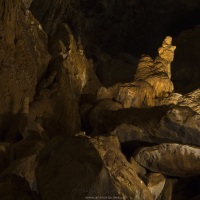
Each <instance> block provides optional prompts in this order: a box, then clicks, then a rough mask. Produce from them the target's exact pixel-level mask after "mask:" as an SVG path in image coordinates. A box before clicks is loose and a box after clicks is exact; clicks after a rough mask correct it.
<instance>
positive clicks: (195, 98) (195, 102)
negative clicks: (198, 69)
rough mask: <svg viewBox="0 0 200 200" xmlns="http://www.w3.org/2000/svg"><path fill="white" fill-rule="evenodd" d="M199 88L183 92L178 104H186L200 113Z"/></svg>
mask: <svg viewBox="0 0 200 200" xmlns="http://www.w3.org/2000/svg"><path fill="white" fill-rule="evenodd" d="M199 100H200V89H197V90H194V91H192V92H190V93H188V94H185V95H184V96H183V98H182V99H181V100H179V102H178V105H180V106H188V107H190V108H191V109H192V110H194V111H195V112H197V113H198V114H200V104H199Z"/></svg>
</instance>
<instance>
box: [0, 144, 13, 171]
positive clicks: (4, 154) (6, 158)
mask: <svg viewBox="0 0 200 200" xmlns="http://www.w3.org/2000/svg"><path fill="white" fill-rule="evenodd" d="M10 146H11V145H10V143H3V142H1V143H0V172H2V171H3V170H4V169H5V168H6V167H7V166H8V165H9V162H10Z"/></svg>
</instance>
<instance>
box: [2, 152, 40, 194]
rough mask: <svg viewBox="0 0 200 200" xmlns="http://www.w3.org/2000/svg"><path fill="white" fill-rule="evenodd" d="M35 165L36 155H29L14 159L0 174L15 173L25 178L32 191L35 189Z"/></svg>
mask: <svg viewBox="0 0 200 200" xmlns="http://www.w3.org/2000/svg"><path fill="white" fill-rule="evenodd" d="M36 166H37V155H30V156H27V157H24V158H23V157H22V158H18V159H16V160H14V161H13V162H12V163H11V164H10V165H9V166H8V167H7V168H6V169H5V170H4V171H3V172H2V173H1V176H5V175H12V174H15V175H17V176H20V177H22V178H25V179H26V181H27V182H28V183H29V186H30V188H31V190H32V191H37V186H36V181H35V168H36Z"/></svg>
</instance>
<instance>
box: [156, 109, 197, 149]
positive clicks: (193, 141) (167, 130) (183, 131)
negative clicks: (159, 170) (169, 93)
mask: <svg viewBox="0 0 200 200" xmlns="http://www.w3.org/2000/svg"><path fill="white" fill-rule="evenodd" d="M199 120H200V115H199V114H198V113H196V112H195V111H193V110H192V109H191V108H189V107H183V106H175V107H174V108H172V109H170V110H169V111H168V113H167V114H166V116H164V117H163V118H162V120H161V121H160V123H159V125H158V126H157V130H156V131H155V135H157V136H158V135H159V137H160V139H161V140H162V141H163V142H164V141H167V139H168V141H167V142H175V143H181V144H189V145H194V146H198V147H199V146H200V140H199V134H200V130H199Z"/></svg>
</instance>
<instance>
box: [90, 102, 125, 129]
mask: <svg viewBox="0 0 200 200" xmlns="http://www.w3.org/2000/svg"><path fill="white" fill-rule="evenodd" d="M122 108H123V106H122V105H121V104H120V103H118V102H115V101H112V100H111V99H104V100H101V101H99V102H97V104H96V105H95V106H94V107H93V108H92V109H90V112H89V114H88V119H89V126H90V127H91V128H92V130H93V132H96V133H98V132H102V131H104V130H105V129H106V128H108V125H107V124H105V123H104V122H103V121H102V120H101V116H102V114H103V113H105V112H106V111H115V110H120V109H122Z"/></svg>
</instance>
